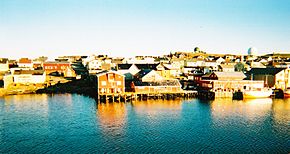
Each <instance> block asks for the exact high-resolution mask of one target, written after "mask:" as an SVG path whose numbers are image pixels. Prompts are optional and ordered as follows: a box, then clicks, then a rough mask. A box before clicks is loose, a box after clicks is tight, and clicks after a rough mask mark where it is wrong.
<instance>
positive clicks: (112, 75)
mask: <svg viewBox="0 0 290 154" xmlns="http://www.w3.org/2000/svg"><path fill="white" fill-rule="evenodd" d="M96 77H97V78H96V79H97V81H96V82H97V93H98V94H119V93H124V92H125V76H124V75H122V74H119V73H117V72H116V71H103V72H100V73H98V74H97V75H96Z"/></svg>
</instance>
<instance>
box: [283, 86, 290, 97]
mask: <svg viewBox="0 0 290 154" xmlns="http://www.w3.org/2000/svg"><path fill="white" fill-rule="evenodd" d="M284 98H290V87H288V88H286V90H285V91H284Z"/></svg>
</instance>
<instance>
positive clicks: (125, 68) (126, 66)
mask: <svg viewBox="0 0 290 154" xmlns="http://www.w3.org/2000/svg"><path fill="white" fill-rule="evenodd" d="M132 65H133V64H118V65H117V67H118V70H128V69H129V68H130V67H131V66H132Z"/></svg>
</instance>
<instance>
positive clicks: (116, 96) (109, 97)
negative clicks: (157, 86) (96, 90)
mask: <svg viewBox="0 0 290 154" xmlns="http://www.w3.org/2000/svg"><path fill="white" fill-rule="evenodd" d="M196 97H197V91H180V92H160V93H158V92H154V93H136V92H125V93H104V94H98V98H97V101H98V102H103V103H105V102H131V101H137V100H149V99H151V100H152V99H153V100H155V99H163V100H174V99H177V98H196Z"/></svg>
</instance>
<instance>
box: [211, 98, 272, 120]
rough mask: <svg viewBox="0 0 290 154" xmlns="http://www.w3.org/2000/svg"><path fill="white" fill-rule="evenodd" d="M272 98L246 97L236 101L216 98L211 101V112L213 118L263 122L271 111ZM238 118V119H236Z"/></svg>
mask: <svg viewBox="0 0 290 154" xmlns="http://www.w3.org/2000/svg"><path fill="white" fill-rule="evenodd" d="M272 102H273V101H272V99H271V98H261V99H246V100H243V101H236V100H231V99H216V100H214V101H213V102H212V103H211V114H212V118H213V120H216V121H220V120H223V119H232V118H239V117H240V118H242V119H247V120H248V123H250V124H251V123H256V122H258V121H260V122H262V121H263V119H264V118H267V117H268V115H269V114H270V113H271V108H272ZM236 120H238V119H236Z"/></svg>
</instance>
